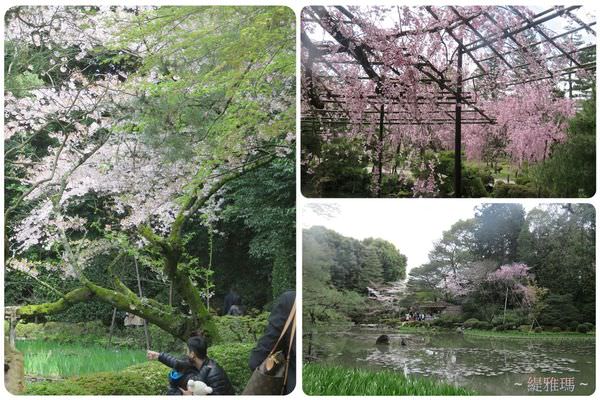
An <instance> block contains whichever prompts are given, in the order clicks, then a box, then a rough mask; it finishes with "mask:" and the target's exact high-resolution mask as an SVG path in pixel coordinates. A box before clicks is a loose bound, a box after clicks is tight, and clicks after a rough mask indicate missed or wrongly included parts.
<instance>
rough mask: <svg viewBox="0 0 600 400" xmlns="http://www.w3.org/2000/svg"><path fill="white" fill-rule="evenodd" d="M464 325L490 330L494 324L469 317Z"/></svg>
mask: <svg viewBox="0 0 600 400" xmlns="http://www.w3.org/2000/svg"><path fill="white" fill-rule="evenodd" d="M463 326H464V327H465V328H467V329H481V330H488V329H491V328H492V326H491V325H490V323H489V322H486V321H480V320H478V319H477V318H469V319H468V320H466V321H465V322H463Z"/></svg>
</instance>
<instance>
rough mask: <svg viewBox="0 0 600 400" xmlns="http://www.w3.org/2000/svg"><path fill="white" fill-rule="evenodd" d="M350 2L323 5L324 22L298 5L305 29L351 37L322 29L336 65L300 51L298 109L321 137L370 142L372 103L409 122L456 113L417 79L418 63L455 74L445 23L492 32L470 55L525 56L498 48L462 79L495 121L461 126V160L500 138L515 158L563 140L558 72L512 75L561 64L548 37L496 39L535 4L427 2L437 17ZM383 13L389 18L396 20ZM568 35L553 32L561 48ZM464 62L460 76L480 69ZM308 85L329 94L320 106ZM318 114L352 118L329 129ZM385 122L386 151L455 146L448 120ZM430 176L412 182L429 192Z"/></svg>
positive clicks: (473, 32) (569, 112)
mask: <svg viewBox="0 0 600 400" xmlns="http://www.w3.org/2000/svg"><path fill="white" fill-rule="evenodd" d="M348 9H349V10H350V11H351V12H352V14H353V16H354V18H353V19H352V21H351V23H348V18H347V16H345V15H344V14H343V13H341V12H340V11H339V10H337V9H336V8H333V7H329V8H327V10H328V12H329V15H330V16H329V18H325V19H322V21H321V22H322V26H323V28H321V27H320V26H319V25H318V24H317V23H316V22H314V21H310V20H309V19H312V18H313V15H311V14H310V13H309V12H308V11H305V12H304V13H303V21H302V27H303V29H304V31H305V32H307V33H308V34H309V36H311V38H316V37H318V36H319V32H322V31H323V30H324V31H327V30H330V31H332V30H335V31H337V32H339V33H341V34H342V35H344V36H346V37H347V38H349V39H350V40H351V41H352V43H351V45H350V48H348V49H346V48H344V47H343V46H342V45H341V44H340V43H337V42H336V41H335V40H334V38H333V36H332V35H329V34H328V33H324V34H323V35H322V36H323V40H324V41H323V43H322V52H323V53H322V55H321V58H322V59H323V60H325V61H327V62H329V63H331V64H330V65H334V66H335V71H333V69H332V68H330V66H329V65H327V63H324V62H312V60H309V59H308V52H307V51H305V50H303V60H306V61H307V62H310V63H311V64H310V65H311V68H312V69H313V71H312V72H313V74H312V77H311V78H310V79H308V78H305V77H304V76H303V78H302V90H301V94H302V102H301V105H302V112H303V115H310V116H311V117H312V116H315V118H316V119H317V120H318V122H319V126H320V127H321V137H322V139H323V140H325V141H327V140H328V139H329V138H331V137H334V136H337V135H339V136H347V137H362V138H364V141H365V143H367V144H368V145H369V146H372V143H373V140H374V139H373V136H372V132H374V131H376V130H377V129H373V128H374V127H377V126H378V124H379V120H378V118H377V117H378V115H377V111H378V110H379V107H378V106H377V105H378V104H384V105H385V109H386V118H388V119H395V120H406V121H413V122H416V123H417V125H418V124H419V122H423V123H426V122H428V121H430V120H432V119H435V118H447V115H448V113H453V112H454V109H453V107H452V105H448V104H440V102H439V99H438V97H437V96H439V87H438V86H437V85H436V84H435V83H432V82H431V81H427V80H426V79H424V78H425V75H424V74H423V73H422V71H421V69H422V68H423V69H425V70H428V71H432V70H433V69H437V70H438V71H441V74H442V75H443V77H444V78H445V79H447V80H448V82H455V81H456V79H457V77H458V72H459V71H457V69H456V58H455V54H456V50H457V43H456V41H455V40H454V38H452V37H451V36H450V34H449V33H448V32H449V28H450V27H452V29H451V32H452V35H454V36H455V37H456V38H458V39H460V40H462V42H463V43H481V36H483V37H490V38H494V40H493V43H492V44H491V46H492V47H493V50H491V49H489V48H488V47H486V46H484V47H481V48H480V49H478V50H476V51H474V52H473V55H474V56H475V57H476V58H477V59H485V58H490V57H491V58H494V57H495V54H496V53H500V54H504V57H505V59H507V60H508V63H509V64H511V65H517V66H519V65H522V64H524V63H527V64H528V65H527V67H526V68H524V67H518V68H512V67H508V66H507V65H506V64H505V63H504V62H502V61H500V60H499V59H498V58H497V57H496V58H495V60H492V62H490V63H484V68H486V69H487V71H486V72H488V73H489V76H487V77H483V78H479V79H473V80H469V81H468V82H467V83H465V86H464V88H463V89H464V91H465V92H466V93H470V94H471V95H472V96H473V98H472V100H471V101H472V102H473V103H474V104H476V105H477V106H478V107H479V108H480V109H482V110H483V111H484V112H485V113H486V115H488V116H490V117H492V118H495V119H496V121H497V124H496V125H467V124H465V125H464V126H463V146H464V149H465V153H466V156H467V159H469V160H479V159H481V158H482V157H483V155H484V152H485V151H486V149H487V148H488V147H489V146H492V145H495V146H498V143H500V144H501V145H502V146H504V151H505V152H506V153H507V154H509V155H510V156H511V158H512V159H513V160H514V161H515V162H517V163H518V164H522V163H525V162H538V161H541V160H543V159H544V158H545V157H547V156H548V155H549V154H550V151H551V149H552V145H553V144H554V143H559V142H562V141H564V140H565V138H566V134H565V132H566V120H567V119H568V118H570V117H572V116H573V115H574V102H573V101H571V100H568V99H564V98H559V97H557V96H556V94H555V93H553V88H554V87H555V86H556V85H557V84H558V79H559V78H558V77H556V76H555V77H551V78H550V79H546V80H545V81H542V82H541V83H540V82H538V83H528V84H518V85H516V86H511V84H514V83H515V82H521V81H525V80H528V79H531V78H537V77H545V76H547V69H551V70H559V69H562V68H565V67H568V59H567V58H566V57H564V56H561V55H560V54H559V53H557V50H556V49H555V48H553V47H552V45H551V44H549V43H542V44H538V45H536V46H535V51H523V50H521V47H519V46H515V43H514V41H515V40H516V41H517V42H519V43H521V44H523V45H524V46H525V47H526V46H527V45H528V44H531V41H532V39H531V37H529V36H528V35H527V33H526V32H520V33H516V34H514V35H512V37H511V38H510V39H509V38H501V39H499V40H495V39H496V38H498V37H502V36H503V35H504V32H505V31H506V30H507V29H513V28H515V27H520V26H522V23H523V19H522V18H521V16H519V15H518V13H520V14H522V15H523V16H524V17H526V18H532V17H533V15H534V14H535V12H534V11H533V10H532V9H530V8H527V7H515V9H516V10H517V12H513V11H512V10H509V9H508V8H506V7H498V6H482V7H475V6H469V7H456V10H458V13H459V14H460V16H457V15H456V14H455V12H454V10H452V9H450V8H449V7H431V10H432V11H433V13H434V14H435V15H436V16H433V15H431V14H430V13H429V12H427V11H426V10H425V8H423V7H371V6H355V7H348ZM488 16H490V17H491V18H489V17H488ZM461 17H463V18H468V19H469V21H470V24H471V26H472V27H473V28H474V29H468V28H467V27H466V26H465V25H464V24H462V25H461V24H457V23H458V22H460V21H461ZM387 21H394V24H393V26H390V24H389V23H387ZM454 25H460V26H458V27H455V26H454ZM540 29H541V30H542V32H544V33H545V34H547V35H549V36H553V35H554V34H553V33H552V32H550V30H549V29H548V28H546V27H544V26H541V27H540ZM480 35H481V36H480ZM568 40H569V39H568V37H565V38H560V39H559V40H558V43H559V44H562V45H564V46H565V48H567V49H570V48H573V45H572V44H571V47H568V46H567V45H568V44H569V43H568ZM355 49H362V50H364V51H366V52H367V53H368V55H369V59H370V60H371V61H376V62H377V64H376V65H375V67H374V69H375V70H376V72H377V73H378V74H379V75H380V76H381V77H383V79H381V80H380V81H379V82H374V81H373V80H372V79H364V75H365V71H364V70H363V68H362V67H361V66H359V65H357V64H356V63H355V62H353V58H352V57H351V56H350V54H348V53H349V52H353V51H354V50H355ZM540 55H543V56H540ZM550 55H553V56H554V57H550ZM464 64H465V65H464V68H463V71H462V72H463V78H464V77H468V76H470V75H477V74H479V73H481V71H480V70H479V68H478V67H477V66H475V65H474V64H471V61H470V59H469V58H468V57H465V59H464ZM577 73H580V72H579V71H577ZM465 74H466V76H465ZM434 75H435V73H434ZM316 77H319V78H316ZM325 87H327V89H328V90H327V91H325ZM315 91H316V92H317V95H318V97H319V98H321V99H328V100H330V101H329V102H326V103H323V107H324V108H323V109H322V110H321V111H318V110H315V109H312V108H313V107H312V106H313V105H314V103H315V101H314V96H315ZM330 94H334V95H335V96H336V97H334V99H339V104H336V103H335V102H334V101H331V100H332V98H331V97H330ZM397 99H401V100H402V101H403V104H402V105H401V106H399V105H393V104H391V103H393V101H392V100H397ZM442 103H443V102H442ZM390 104H391V105H390ZM325 110H327V112H325ZM342 111H343V112H342ZM330 112H331V113H330ZM321 115H327V116H329V117H331V116H336V117H337V119H338V120H346V119H349V122H350V124H349V125H350V126H351V127H350V128H348V129H346V128H345V129H339V127H338V126H337V125H334V130H335V132H333V133H331V132H330V131H329V129H328V128H327V126H328V125H327V121H325V120H321V119H320V118H321ZM474 115H476V114H474ZM369 126H370V128H369ZM387 130H389V132H386V133H388V134H387V135H386V138H385V139H384V141H383V146H382V148H383V151H384V153H385V154H390V152H392V151H393V150H392V149H394V148H395V147H396V146H398V145H400V146H402V147H409V146H416V147H421V148H422V147H425V148H431V149H433V150H434V151H438V150H439V149H440V147H441V148H445V149H449V150H451V149H453V147H454V133H453V130H452V129H450V127H449V126H447V125H433V126H428V127H427V129H414V128H413V127H412V126H410V125H403V124H399V125H398V126H394V125H391V126H390V127H389V129H387ZM374 157H375V155H373V154H371V155H370V157H369V158H370V159H371V160H373V159H374ZM318 162H319V160H313V161H312V162H309V163H308V165H310V168H311V169H314V168H315V167H316V166H317V164H318ZM386 167H387V165H386ZM423 169H424V170H427V169H428V166H427V165H423ZM375 172H377V171H375ZM376 180H378V179H376ZM434 182H435V178H431V179H428V178H425V179H419V180H418V181H417V182H416V183H417V185H416V188H417V190H418V191H421V192H423V193H424V194H431V193H432V192H433V184H434ZM417 195H419V194H417Z"/></svg>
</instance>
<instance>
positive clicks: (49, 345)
mask: <svg viewBox="0 0 600 400" xmlns="http://www.w3.org/2000/svg"><path fill="white" fill-rule="evenodd" d="M17 349H18V350H19V351H20V352H22V353H23V354H24V358H25V374H27V375H33V376H44V377H70V376H80V375H85V374H88V373H94V372H107V371H120V370H122V369H124V368H126V367H128V366H130V365H133V364H138V363H140V362H143V361H145V360H146V352H145V351H143V350H133V349H107V348H105V347H103V346H98V345H87V346H85V345H82V344H79V343H74V344H68V343H56V342H49V341H44V340H19V341H17Z"/></svg>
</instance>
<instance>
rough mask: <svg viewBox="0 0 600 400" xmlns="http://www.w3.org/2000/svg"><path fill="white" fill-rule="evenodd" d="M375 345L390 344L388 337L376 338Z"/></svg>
mask: <svg viewBox="0 0 600 400" xmlns="http://www.w3.org/2000/svg"><path fill="white" fill-rule="evenodd" d="M375 344H390V337H389V336H388V335H381V336H379V337H378V338H377V340H376V341H375Z"/></svg>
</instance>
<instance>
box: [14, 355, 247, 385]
mask: <svg viewBox="0 0 600 400" xmlns="http://www.w3.org/2000/svg"><path fill="white" fill-rule="evenodd" d="M253 347H254V343H236V344H226V345H225V344H224V345H215V346H212V347H210V348H209V349H208V353H209V356H210V357H211V358H214V359H215V360H216V361H217V362H218V363H219V364H220V365H221V366H222V367H223V369H225V372H227V375H228V376H229V379H230V380H231V383H232V384H233V386H234V388H235V390H236V392H237V393H240V392H241V390H242V389H243V388H244V386H245V385H246V382H247V381H248V379H249V378H250V373H251V371H250V370H249V368H248V358H249V355H250V350H251V349H252V348H253ZM169 370H170V368H168V367H166V366H164V365H163V364H161V363H160V362H158V361H150V362H144V363H141V364H136V365H132V366H129V367H127V368H125V369H124V370H122V371H119V372H99V373H92V374H87V375H83V376H79V377H71V378H67V379H64V380H61V381H48V382H38V383H33V384H30V385H28V386H27V388H26V390H25V393H24V394H28V395H164V394H165V393H166V390H167V386H168V379H167V374H168V372H169Z"/></svg>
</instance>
